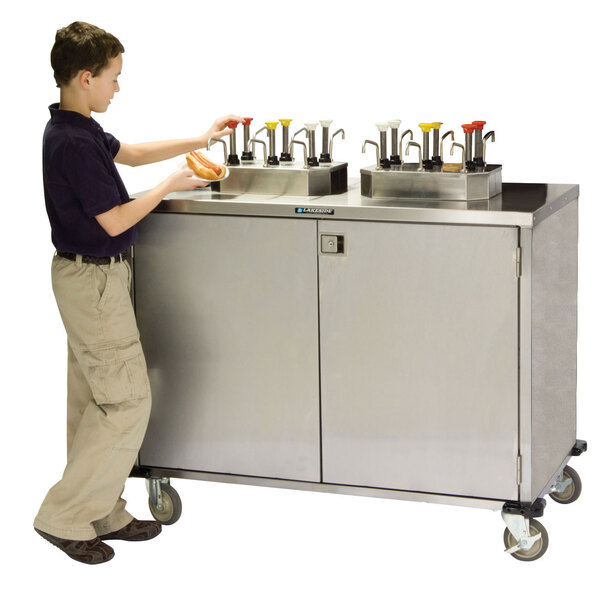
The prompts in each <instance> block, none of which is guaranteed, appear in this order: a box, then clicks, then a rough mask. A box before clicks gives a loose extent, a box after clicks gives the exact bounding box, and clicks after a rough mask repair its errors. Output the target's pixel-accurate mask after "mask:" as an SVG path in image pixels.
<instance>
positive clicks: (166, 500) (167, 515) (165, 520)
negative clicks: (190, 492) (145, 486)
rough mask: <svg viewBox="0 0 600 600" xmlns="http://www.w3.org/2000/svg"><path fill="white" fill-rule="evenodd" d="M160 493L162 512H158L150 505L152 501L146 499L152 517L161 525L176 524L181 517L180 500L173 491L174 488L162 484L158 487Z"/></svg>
mask: <svg viewBox="0 0 600 600" xmlns="http://www.w3.org/2000/svg"><path fill="white" fill-rule="evenodd" d="M160 491H161V496H162V504H163V508H162V510H158V508H156V506H154V504H152V500H151V499H150V498H148V506H149V507H150V512H151V513H152V516H153V517H154V518H155V519H156V520H157V521H160V522H161V523H162V524H163V525H172V524H173V523H175V522H177V521H178V520H179V517H180V516H181V498H180V497H179V494H178V493H177V492H176V491H175V488H173V487H171V486H170V485H169V484H167V483H163V484H162V485H161V486H160Z"/></svg>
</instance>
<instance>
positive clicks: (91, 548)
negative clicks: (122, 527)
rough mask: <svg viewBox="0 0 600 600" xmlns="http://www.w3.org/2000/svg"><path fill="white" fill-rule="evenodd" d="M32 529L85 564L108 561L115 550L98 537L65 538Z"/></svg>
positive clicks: (69, 555)
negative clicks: (87, 538) (84, 538)
mask: <svg viewBox="0 0 600 600" xmlns="http://www.w3.org/2000/svg"><path fill="white" fill-rule="evenodd" d="M34 529H35V530H36V531H37V532H38V533H39V534H40V535H41V536H42V537H43V538H44V539H45V540H48V541H49V542H50V543H51V544H53V545H54V546H56V547H57V548H59V549H60V550H62V551H63V552H64V553H65V554H66V555H67V556H68V557H70V558H72V559H73V560H77V561H79V562H82V563H85V564H87V565H98V564H100V563H104V562H107V561H109V560H110V559H111V558H112V557H113V556H114V555H115V551H114V550H113V549H112V548H111V547H110V546H109V545H108V544H105V543H104V542H103V541H102V540H101V539H100V538H94V539H93V540H84V541H82V540H65V539H63V538H59V537H56V536H54V535H50V534H49V533H46V532H45V531H40V530H39V529H36V528H35V527H34Z"/></svg>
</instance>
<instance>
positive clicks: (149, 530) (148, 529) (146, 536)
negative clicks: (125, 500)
mask: <svg viewBox="0 0 600 600" xmlns="http://www.w3.org/2000/svg"><path fill="white" fill-rule="evenodd" d="M161 531H162V526H161V524H160V523H159V522H158V521H138V520H137V519H133V521H131V523H129V524H128V525H125V527H122V528H121V529H118V530H117V531H113V532H111V533H105V534H104V535H101V536H99V538H100V539H101V540H125V541H127V542H143V541H145V540H151V539H152V538H154V537H156V536H157V535H158V534H159V533H160V532H161Z"/></svg>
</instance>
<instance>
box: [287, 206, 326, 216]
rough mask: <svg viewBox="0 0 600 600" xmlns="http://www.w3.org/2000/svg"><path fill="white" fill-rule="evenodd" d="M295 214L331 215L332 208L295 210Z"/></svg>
mask: <svg viewBox="0 0 600 600" xmlns="http://www.w3.org/2000/svg"><path fill="white" fill-rule="evenodd" d="M296 213H308V214H310V215H332V214H334V210H333V208H300V207H297V208H296Z"/></svg>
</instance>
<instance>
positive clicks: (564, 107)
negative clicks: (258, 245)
mask: <svg viewBox="0 0 600 600" xmlns="http://www.w3.org/2000/svg"><path fill="white" fill-rule="evenodd" d="M588 6H592V3H590V2H581V1H578V0H571V1H570V2H564V1H561V2H556V1H553V0H546V1H545V2H527V1H524V0H522V1H520V2H513V1H507V0H505V1H503V2H482V1H481V0H479V1H477V2H470V1H459V0H456V1H453V2H438V1H431V0H430V1H429V2H417V1H415V2H411V3H407V2H400V1H395V2H388V1H380V2H362V3H359V4H354V3H351V2H350V3H348V2H337V1H336V2H323V1H321V2H313V1H311V0H304V1H301V2H294V1H290V2H283V1H281V2H261V1H245V2H238V1H230V2H219V1H218V0H217V1H215V2H211V3H208V2H185V3H184V2H167V1H164V0H163V1H161V2H153V1H145V2H126V1H124V0H122V1H120V2H113V1H108V0H104V1H102V2H100V1H97V2H93V3H92V2H84V1H82V0H79V1H77V2H60V1H56V2H51V3H50V2H48V3H41V2H39V3H37V2H34V3H32V2H28V3H19V4H18V5H17V6H16V7H13V8H11V11H12V12H11V13H10V16H8V14H5V15H4V17H5V18H3V20H2V25H1V26H0V27H1V35H0V43H1V46H2V48H1V56H2V100H1V102H2V117H3V118H2V129H1V144H0V146H1V149H0V152H1V162H0V164H1V165H2V185H3V188H4V190H3V198H2V200H3V208H4V211H3V214H4V221H3V235H2V264H3V268H2V272H3V274H4V275H6V277H4V278H3V279H4V283H3V284H2V290H3V292H2V296H1V297H2V312H1V314H2V335H3V340H4V344H3V346H4V351H5V354H4V359H3V361H2V365H3V366H2V371H3V383H4V386H3V393H2V396H3V411H2V421H1V422H2V433H3V435H2V439H1V444H2V456H3V459H4V473H3V479H4V493H3V494H2V498H3V507H2V513H3V515H4V517H3V519H2V521H3V526H2V536H1V538H0V539H1V542H0V543H1V544H2V545H3V550H2V553H3V555H4V556H5V558H3V560H2V566H3V570H5V575H4V577H3V589H10V588H11V587H12V586H11V583H15V584H17V588H13V589H17V590H18V593H17V596H18V597H27V596H28V595H29V593H41V594H44V595H45V596H47V595H50V597H58V596H59V595H60V597H61V598H75V597H78V598H86V597H87V598H128V597H134V594H135V595H136V596H138V595H140V594H143V595H148V594H152V595H153V596H155V597H157V596H159V595H160V596H163V597H164V595H165V594H170V595H171V597H179V598H190V597H204V598H211V599H213V598H214V599H216V598H224V599H229V598H240V597H244V598H252V599H253V598H261V599H270V598H286V599H287V598H294V599H295V598H307V597H314V598H364V597H373V598H375V597H376V598H383V597H400V596H402V597H414V596H418V597H425V598H430V597H439V596H441V595H443V596H445V597H449V598H458V597H461V598H479V597H482V596H484V597H487V598H507V597H511V596H513V595H518V596H520V597H531V596H533V595H535V596H536V597H545V596H548V595H549V594H553V595H554V594H556V595H557V596H558V595H560V596H565V595H567V594H568V595H574V594H578V593H581V591H582V589H583V588H584V586H585V585H586V584H592V585H593V586H594V587H595V589H597V565H598V558H600V557H599V553H598V549H597V537H598V533H599V531H598V529H599V528H598V524H597V516H596V513H597V511H596V508H597V506H596V500H597V496H598V488H599V484H598V472H599V469H598V466H599V460H598V454H597V448H598V432H599V430H600V428H599V425H598V417H599V409H598V405H597V374H598V367H597V344H596V340H597V337H598V323H599V319H598V314H597V310H596V307H597V305H598V286H597V282H596V280H597V274H598V267H597V259H598V223H599V218H600V209H599V204H598V203H599V202H600V198H599V197H598V192H597V189H598V184H597V161H598V160H599V159H600V153H599V151H598V144H597V140H598V133H597V129H598V126H597V119H596V117H597V104H598V102H597V100H598V95H597V87H596V85H597V79H598V76H597V73H598V67H597V62H598V58H599V53H598V29H597V20H596V19H595V18H594V17H593V16H592V13H591V12H590V9H588V8H586V7H588ZM74 20H84V21H88V22H91V23H94V24H96V25H98V26H100V27H102V28H104V29H106V30H108V31H110V32H111V33H113V34H115V35H116V36H117V37H118V38H119V39H120V40H121V41H122V43H123V44H124V46H125V49H126V52H125V54H124V67H123V74H122V76H121V78H120V83H121V92H120V93H119V94H118V95H117V96H116V98H115V100H113V103H112V105H111V107H110V108H109V110H108V112H107V113H105V114H101V115H95V117H96V118H97V119H98V121H99V122H100V123H101V124H102V125H103V127H104V128H105V129H106V131H109V132H111V133H113V134H114V135H116V136H117V137H118V138H119V139H121V140H122V141H125V142H129V143H135V142H140V141H149V140H155V139H164V138H170V137H191V136H196V135H199V134H201V133H204V131H205V130H206V129H207V128H208V126H209V125H210V124H211V123H212V121H213V120H214V119H215V118H216V117H217V116H220V115H224V114H228V113H230V112H233V113H238V114H241V115H243V116H252V117H254V118H255V119H256V122H261V121H262V122H264V121H265V120H272V119H278V118H282V117H286V118H293V119H294V122H293V123H292V129H293V130H294V131H295V130H296V129H299V128H300V127H301V126H302V124H303V123H304V122H305V121H310V120H318V119H324V118H332V119H334V122H333V125H332V127H333V128H334V129H337V128H338V127H344V128H345V130H346V134H347V135H346V140H345V142H342V141H341V140H339V138H337V139H336V141H337V146H336V148H335V157H336V158H337V159H343V160H346V161H348V162H349V163H350V175H351V176H354V177H355V176H358V171H359V168H360V166H361V165H365V164H371V163H372V162H373V156H372V155H371V154H370V155H369V156H363V155H362V154H361V152H360V149H361V145H362V141H363V140H364V139H365V138H371V139H377V132H376V129H375V127H374V123H375V122H376V121H379V120H388V119H392V118H397V119H402V121H403V125H402V127H403V128H404V126H406V127H411V128H413V129H415V128H416V126H417V123H419V122H421V121H432V120H439V121H443V122H444V123H445V126H444V129H445V128H446V125H447V126H449V127H452V128H454V129H455V131H459V130H460V128H459V126H460V124H461V123H464V122H471V121H472V120H477V119H482V120H486V121H487V122H488V126H487V128H488V129H489V128H491V129H494V130H495V131H496V134H497V142H496V144H491V145H489V146H488V159H489V160H490V162H500V163H502V164H503V177H504V181H527V182H562V183H578V184H580V186H581V202H580V244H579V250H580V263H579V264H580V284H579V364H578V367H579V369H578V370H579V372H578V437H579V438H583V439H587V440H588V441H589V442H590V452H589V453H588V454H586V455H584V456H583V457H581V458H578V459H575V460H573V462H572V464H573V465H574V466H575V467H576V468H577V470H578V471H579V473H580V474H581V476H582V479H583V484H584V491H583V495H582V497H581V499H580V500H579V501H578V502H577V503H575V504H572V505H569V506H560V505H558V504H555V503H554V502H552V501H551V500H548V507H547V510H546V513H545V515H544V517H543V519H542V522H543V523H544V524H545V526H546V528H547V529H548V532H549V535H550V547H549V550H548V552H547V554H546V555H545V556H544V557H543V558H542V559H541V560H540V561H537V562H534V563H521V562H517V561H516V560H514V559H512V558H510V557H508V556H506V555H504V554H503V544H502V533H503V530H504V524H503V522H502V520H501V518H500V514H499V513H496V512H491V511H486V510H477V509H466V508H455V507H447V506H438V505H427V504H418V503H408V502H397V501H392V500H382V499H373V498H357V497H351V496H339V495H333V494H319V493H311V492H298V491H292V490H277V489H268V488H264V489H263V488H259V487H249V486H235V485H226V484H218V483H205V482H196V481H185V480H175V481H174V483H175V486H176V488H177V489H178V491H179V492H180V494H181V496H182V498H183V503H184V513H183V516H182V518H181V520H180V521H179V522H178V523H177V524H176V525H174V526H173V527H170V528H165V530H164V532H163V534H162V535H161V536H160V537H159V538H157V539H156V540H153V541H151V542H147V543H142V544H126V543H124V542H115V543H114V546H115V549H116V553H117V554H116V556H115V558H114V559H113V560H112V561H111V562H109V563H107V564H105V565H101V566H97V567H89V566H86V565H81V564H78V563H75V562H74V561H70V560H69V559H68V558H67V557H65V556H64V555H63V554H62V553H60V552H59V551H58V550H56V549H55V548H53V547H52V546H50V545H49V544H48V543H46V542H44V541H43V540H41V538H39V537H38V536H37V535H36V534H35V533H34V531H33V528H32V521H33V518H34V516H35V514H36V512H37V509H38V507H39V504H40V502H41V501H42V499H43V497H44V495H45V493H46V491H47V489H48V488H49V487H50V486H51V485H52V484H53V483H55V481H56V480H58V479H59V478H60V475H61V472H62V469H63V467H64V459H65V382H66V338H65V335H64V331H63V328H62V324H61V322H60V318H59V315H58V311H57V309H56V306H55V303H54V298H53V295H52V291H51V286H50V259H51V256H52V252H53V248H52V246H51V243H50V230H49V226H48V222H47V217H46V214H45V209H44V201H43V190H42V178H41V138H42V132H43V128H44V125H45V123H46V121H47V119H48V110H47V106H48V105H49V104H50V103H52V102H55V101H58V90H57V89H56V88H55V86H54V81H53V78H52V71H51V68H50V63H49V54H50V49H51V47H52V44H53V41H54V34H55V31H56V30H57V29H58V28H60V27H62V26H65V25H67V24H69V23H70V22H72V21H74ZM593 142H596V143H593ZM220 151H221V150H220V147H219V149H215V150H214V151H211V154H212V153H213V152H214V154H213V158H219V156H220V154H219V153H220ZM370 152H371V153H372V150H370ZM176 164H177V160H174V161H169V162H167V163H163V164H157V165H151V166H145V167H139V168H137V169H132V168H129V167H122V168H121V167H119V169H120V171H121V173H122V176H123V179H124V181H125V184H126V186H127V188H128V190H129V191H130V192H134V191H139V190H141V189H147V188H149V187H152V186H153V185H155V184H156V183H158V182H159V181H160V180H161V178H163V177H165V176H166V175H167V174H168V173H169V172H171V170H173V169H174V168H175V165H176ZM126 497H127V498H128V499H129V508H130V510H131V511H132V512H133V513H134V514H135V515H136V516H138V517H139V518H147V517H148V515H149V513H148V510H147V496H146V492H145V488H144V483H143V481H142V480H130V481H129V482H128V484H127V489H126Z"/></svg>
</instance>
